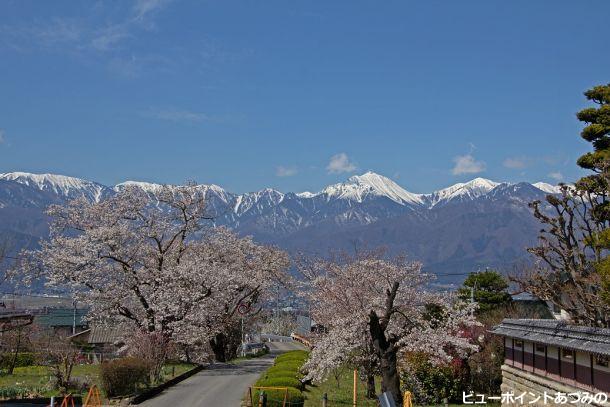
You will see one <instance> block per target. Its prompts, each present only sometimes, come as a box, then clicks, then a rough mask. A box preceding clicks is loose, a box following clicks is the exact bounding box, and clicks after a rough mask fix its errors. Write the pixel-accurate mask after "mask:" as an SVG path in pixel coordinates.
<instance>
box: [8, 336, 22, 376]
mask: <svg viewBox="0 0 610 407" xmlns="http://www.w3.org/2000/svg"><path fill="white" fill-rule="evenodd" d="M20 345H21V328H19V330H18V332H17V345H16V346H15V352H14V353H13V360H12V361H11V365H10V366H9V368H8V374H10V375H12V374H13V371H14V370H15V365H16V364H17V357H18V356H19V346H20Z"/></svg>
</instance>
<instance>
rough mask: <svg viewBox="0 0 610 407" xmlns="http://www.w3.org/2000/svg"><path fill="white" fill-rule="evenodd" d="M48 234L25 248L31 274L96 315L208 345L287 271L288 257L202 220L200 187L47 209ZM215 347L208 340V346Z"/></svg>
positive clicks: (130, 192) (133, 192) (131, 191)
mask: <svg viewBox="0 0 610 407" xmlns="http://www.w3.org/2000/svg"><path fill="white" fill-rule="evenodd" d="M48 214H49V215H50V216H51V218H52V224H51V236H50V239H49V240H48V241H46V242H43V243H42V245H41V248H40V249H39V250H37V251H33V252H30V253H28V254H29V261H28V263H27V264H28V269H29V270H30V272H31V273H30V274H32V275H36V276H42V277H44V278H45V280H46V283H47V284H48V285H50V286H54V287H61V288H68V289H70V290H71V291H72V292H73V293H74V295H75V297H76V298H77V300H78V301H79V302H83V303H86V304H88V305H89V307H90V309H91V311H90V316H91V318H93V319H96V320H101V321H105V320H110V321H111V322H113V323H117V322H118V323H125V324H127V325H130V326H132V327H134V328H135V329H138V330H143V331H146V332H161V333H162V334H163V335H164V336H165V337H166V338H168V340H172V341H174V342H176V343H177V344H181V345H184V346H191V347H193V346H196V347H198V348H199V349H200V350H201V349H204V348H206V346H205V344H209V341H210V340H213V338H214V336H215V335H217V334H218V333H219V332H223V330H224V328H225V327H226V326H227V325H228V324H230V323H232V319H233V318H234V317H235V314H236V312H237V310H238V308H239V307H240V306H241V307H243V306H247V307H253V306H254V305H255V304H257V303H259V302H260V301H262V299H263V298H264V295H265V290H267V289H268V287H269V286H270V285H271V284H276V282H277V281H280V280H283V279H284V278H285V275H286V274H285V270H286V268H287V266H288V264H289V260H288V257H287V255H286V254H285V253H284V252H282V251H280V250H278V249H275V248H272V247H265V246H260V245H257V244H255V243H254V242H253V241H252V239H250V238H240V237H238V236H236V235H235V234H233V233H232V232H230V231H228V230H226V229H223V228H211V227H205V226H206V221H208V220H209V218H210V217H209V216H208V215H207V213H206V202H205V196H204V192H203V191H202V190H201V189H200V188H197V187H196V186H195V185H187V186H180V187H169V186H166V187H163V188H162V189H161V190H160V191H158V192H157V193H156V195H155V197H152V198H151V197H150V196H149V195H147V194H146V193H144V192H143V191H141V190H139V189H137V188H126V189H124V190H122V191H120V192H119V193H117V194H116V195H115V196H113V197H110V198H108V199H106V200H103V201H101V202H97V203H90V202H88V201H86V200H84V199H77V200H75V201H72V202H70V203H69V204H67V205H66V206H51V207H50V208H49V210H48ZM208 347H209V345H208Z"/></svg>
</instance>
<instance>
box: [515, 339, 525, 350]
mask: <svg viewBox="0 0 610 407" xmlns="http://www.w3.org/2000/svg"><path fill="white" fill-rule="evenodd" d="M515 348H523V341H515Z"/></svg>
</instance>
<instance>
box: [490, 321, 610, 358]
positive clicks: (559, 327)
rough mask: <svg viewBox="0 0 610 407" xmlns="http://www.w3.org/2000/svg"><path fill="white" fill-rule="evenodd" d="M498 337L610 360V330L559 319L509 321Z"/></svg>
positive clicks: (496, 330) (501, 326) (502, 325)
mask: <svg viewBox="0 0 610 407" xmlns="http://www.w3.org/2000/svg"><path fill="white" fill-rule="evenodd" d="M490 332H491V333H494V334H496V335H502V336H508V337H511V338H518V339H522V340H526V341H532V342H536V343H543V344H547V345H553V346H559V347H562V348H567V349H573V350H581V351H585V352H590V353H595V354H601V355H607V356H610V329H606V328H593V327H586V326H577V325H569V324H567V323H566V322H565V321H559V320H555V319H505V320H503V321H502V323H500V324H499V325H496V326H495V327H493V328H492V329H491V330H490Z"/></svg>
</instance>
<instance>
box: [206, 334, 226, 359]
mask: <svg viewBox="0 0 610 407" xmlns="http://www.w3.org/2000/svg"><path fill="white" fill-rule="evenodd" d="M226 342H227V338H226V336H225V334H223V333H218V334H216V335H215V336H214V337H213V338H212V339H211V340H210V347H211V348H212V352H214V359H215V360H216V361H217V362H226V361H227V346H226Z"/></svg>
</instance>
